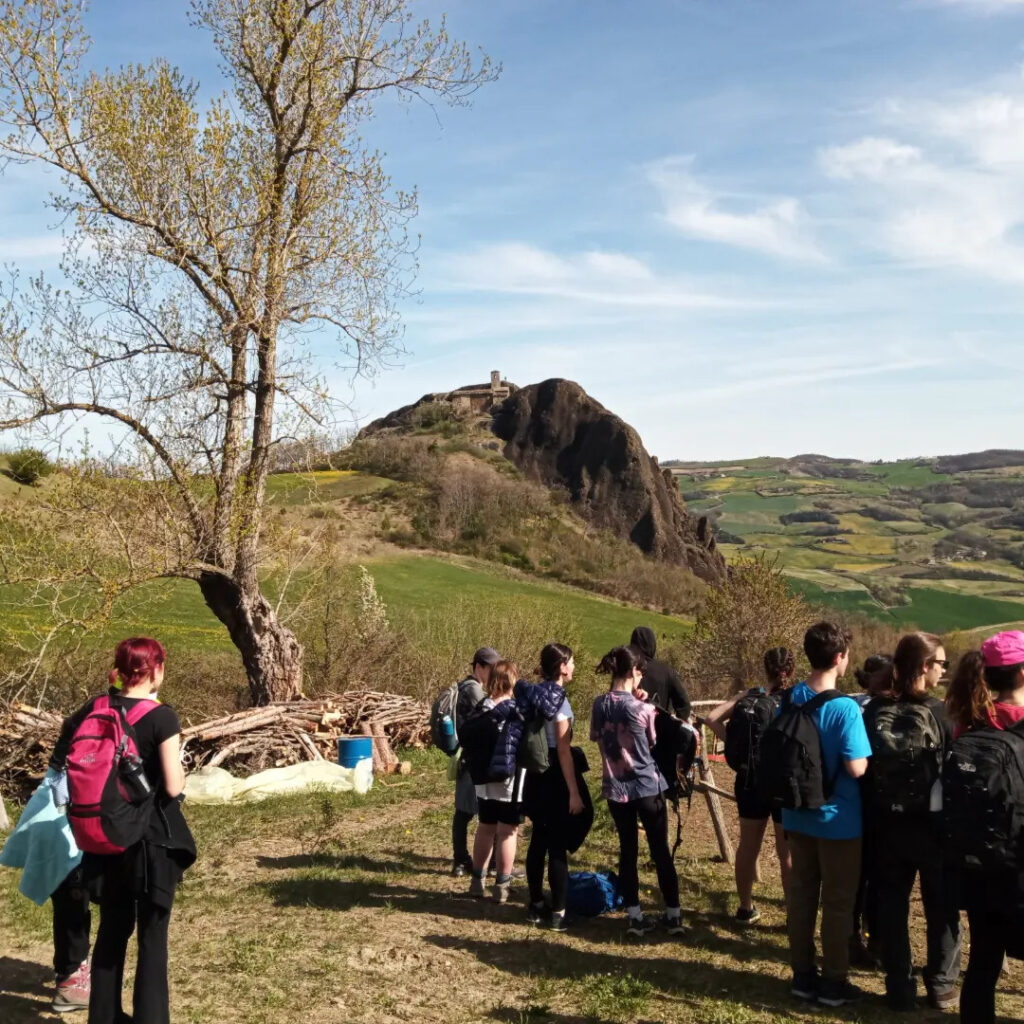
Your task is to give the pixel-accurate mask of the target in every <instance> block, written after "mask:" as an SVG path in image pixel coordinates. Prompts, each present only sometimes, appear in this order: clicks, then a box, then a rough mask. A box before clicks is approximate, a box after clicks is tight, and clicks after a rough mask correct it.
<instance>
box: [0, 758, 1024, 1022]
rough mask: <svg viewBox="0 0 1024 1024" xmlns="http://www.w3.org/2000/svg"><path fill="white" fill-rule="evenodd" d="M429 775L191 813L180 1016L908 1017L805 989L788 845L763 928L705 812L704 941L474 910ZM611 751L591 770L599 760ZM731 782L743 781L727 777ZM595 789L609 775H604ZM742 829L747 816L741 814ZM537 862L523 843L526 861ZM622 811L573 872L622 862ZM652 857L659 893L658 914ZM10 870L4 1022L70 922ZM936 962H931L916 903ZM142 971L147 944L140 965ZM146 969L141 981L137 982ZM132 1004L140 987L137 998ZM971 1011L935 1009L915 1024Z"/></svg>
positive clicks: (446, 801)
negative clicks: (192, 853) (803, 992)
mask: <svg viewBox="0 0 1024 1024" xmlns="http://www.w3.org/2000/svg"><path fill="white" fill-rule="evenodd" d="M412 757H413V761H414V764H415V771H414V774H413V775H412V776H409V777H406V778H402V779H396V778H385V779H378V780H377V782H376V784H375V786H374V789H373V790H372V791H371V792H370V793H369V794H368V795H367V796H365V797H355V796H334V797H324V796H317V795H311V796H307V797H291V798H282V799H275V800H270V801H267V802H265V803H263V804H259V805H249V806H238V807H218V808H210V807H207V808H203V807H195V808H191V809H190V810H189V817H190V820H191V823H192V825H193V828H194V831H195V833H196V838H197V842H198V846H199V850H200V857H199V861H198V862H197V864H196V866H195V867H194V868H193V869H192V870H191V871H190V872H189V874H188V875H187V877H186V881H185V883H184V885H183V887H182V889H181V891H180V893H179V898H178V901H177V903H176V906H175V910H174V913H173V916H172V919H171V938H170V948H171V957H170V978H171V1007H172V1019H173V1020H175V1021H176V1022H179V1024H211V1022H218V1024H306V1022H308V1021H309V1020H312V1019H315V1020H317V1021H321V1022H324V1024H398V1022H408V1021H415V1022H430V1024H471V1022H473V1024H476V1022H486V1024H652V1022H654V1021H658V1022H661V1024H772V1022H774V1021H777V1020H789V1021H798V1022H811V1021H815V1022H819V1024H832V1022H839V1021H863V1022H869V1021H870V1022H877V1024H890V1022H893V1024H894V1022H896V1021H898V1020H905V1019H906V1018H905V1016H899V1015H895V1014H891V1013H889V1012H888V1011H887V1010H886V1009H885V1008H884V1006H883V1005H882V1004H881V1001H880V998H879V994H880V992H881V990H882V981H881V978H880V976H879V975H877V974H868V973H858V972H855V973H854V976H853V977H854V980H855V981H856V982H857V983H858V984H860V985H861V986H862V987H865V988H867V989H869V990H870V991H871V992H872V993H873V995H872V997H871V998H870V999H868V1000H867V1001H866V1002H865V1003H864V1004H863V1005H862V1006H860V1007H858V1008H856V1009H851V1010H842V1011H829V1010H825V1009H824V1008H822V1009H808V1008H806V1007H804V1006H802V1005H800V1004H797V1003H796V1002H795V1001H794V1000H793V999H792V998H791V997H790V996H789V995H788V977H789V972H788V966H787V953H786V940H785V932H784V922H785V917H784V909H783V906H782V901H781V891H780V888H779V885H778V882H777V866H776V863H775V861H774V857H773V855H772V854H771V853H770V852H768V851H770V850H771V843H770V840H769V842H768V844H767V847H766V855H764V856H763V858H762V867H763V869H764V877H765V884H764V886H763V887H761V889H760V893H759V897H758V900H759V905H760V906H761V908H762V912H763V915H764V916H763V918H762V921H761V922H760V923H759V924H758V926H757V927H755V928H753V929H748V930H743V929H740V928H737V927H736V926H735V925H734V924H733V923H732V921H731V920H730V915H731V913H732V911H733V910H734V909H735V896H734V895H733V887H732V873H731V869H730V868H729V867H728V866H727V865H725V864H722V863H716V862H715V860H714V855H715V853H716V850H717V847H716V845H715V841H714V836H713V833H712V830H711V827H710V821H709V818H708V815H707V811H706V809H705V807H704V805H703V803H702V802H701V801H699V800H695V801H694V802H693V805H692V808H691V809H690V811H689V812H688V814H687V812H686V809H685V807H684V814H685V815H686V817H685V819H684V839H683V844H682V846H681V848H680V851H679V854H678V856H677V858H676V862H677V866H678V868H679V872H680V879H681V891H682V904H683V908H684V916H685V917H686V918H687V919H688V921H689V922H690V924H691V933H690V935H689V936H687V937H685V938H682V939H679V940H675V939H669V938H667V937H666V936H663V935H658V934H655V935H653V936H651V937H649V938H648V939H646V940H644V941H642V942H639V943H637V942H635V941H627V940H626V937H625V935H624V922H623V919H622V917H621V916H620V915H618V914H616V915H608V916H604V917H600V918H595V919H589V920H584V921H581V922H578V923H577V924H576V925H575V926H574V927H572V929H571V930H570V932H569V933H568V934H566V935H564V936H556V935H553V934H551V933H550V932H546V931H543V930H538V929H535V928H532V927H530V926H529V925H528V924H526V922H525V920H524V917H523V900H524V898H525V897H524V891H525V890H524V889H523V888H522V887H518V888H517V889H515V890H514V892H513V901H512V902H511V903H510V904H508V905H506V906H505V907H497V906H494V905H493V904H491V903H489V902H487V903H481V902H477V901H474V900H471V899H469V898H468V897H467V895H466V890H467V887H468V886H467V882H466V880H464V879H461V880H459V879H452V878H450V877H449V876H448V873H447V868H448V858H449V857H450V848H449V823H450V810H451V795H450V790H449V785H450V784H449V783H447V782H446V780H445V773H444V763H443V762H442V760H441V759H440V757H439V756H437V755H436V754H435V753H433V752H414V753H413V754H412ZM596 763H597V762H596V759H595V758H592V759H591V764H596ZM716 771H717V772H718V773H719V782H720V783H721V784H724V785H727V786H728V785H729V781H728V778H727V776H728V773H727V772H725V771H723V770H720V769H719V768H718V767H717V766H716ZM590 781H591V784H592V785H596V784H597V782H598V780H597V779H595V778H594V773H593V772H591V777H590ZM727 814H728V815H729V824H730V828H731V830H732V832H733V838H734V839H735V838H736V832H737V828H736V821H735V819H734V817H733V816H732V811H731V810H730V809H729V807H728V806H727ZM524 852H525V843H523V844H521V846H520V852H519V854H518V858H517V859H518V861H519V863H521V862H522V856H523V853H524ZM616 857H617V847H616V843H615V839H614V833H613V830H612V828H611V823H610V820H609V818H608V815H607V811H606V810H605V808H604V807H603V806H602V805H599V807H598V816H597V822H596V824H595V828H594V831H593V832H592V833H591V836H590V838H589V839H588V840H587V843H586V844H585V846H584V847H583V849H582V850H581V851H580V853H579V854H578V855H575V856H574V857H573V859H572V868H573V870H577V869H590V868H595V869H602V868H609V867H614V865H615V861H616ZM643 860H644V859H643V858H641V883H642V886H643V889H642V899H643V902H644V904H645V906H646V908H647V909H649V910H651V911H652V912H653V911H657V910H658V895H657V888H656V884H655V879H654V874H653V870H652V869H651V868H650V866H649V865H645V864H644V863H643ZM16 885H17V875H16V874H15V873H13V872H11V871H6V870H5V871H3V872H0V915H2V918H3V921H4V928H3V929H2V931H0V1019H2V1020H3V1021H4V1024H28V1022H30V1021H35V1020H38V1019H39V1018H40V1015H45V1013H46V1007H47V1001H48V997H49V995H50V994H51V990H50V988H49V986H50V984H51V975H50V969H49V963H50V958H51V953H52V951H51V948H50V937H49V928H50V912H49V908H48V907H43V908H36V907H35V906H34V905H33V904H31V903H29V902H28V901H27V900H25V899H24V898H23V897H21V896H19V895H18V894H17V892H16ZM912 914H913V921H914V929H913V943H914V950H915V956H916V961H917V962H918V963H921V961H922V956H923V928H922V926H921V905H920V900H919V899H917V898H915V900H914V902H913V910H912ZM133 962H134V945H133V946H132V947H130V950H129V964H133ZM131 977H132V968H131V967H129V971H128V975H127V978H126V981H127V983H128V985H130V982H131ZM128 998H129V999H130V995H129V997H128ZM998 1014H999V1020H1000V1021H1001V1022H1002V1024H1009V1022H1011V1021H1017V1020H1020V1019H1021V1018H1022V1017H1024V965H1022V964H1021V963H1020V962H1019V961H1011V962H1010V974H1009V977H1004V978H1003V979H1002V981H1001V983H1000V995H999V1000H998ZM952 1019H954V1018H953V1017H952V1016H951V1015H948V1014H947V1015H943V1014H940V1013H936V1012H932V1011H928V1010H926V1009H924V1006H923V1004H922V1005H921V1008H920V1010H919V1012H918V1013H917V1014H916V1015H915V1017H914V1020H917V1021H925V1022H929V1024H931V1022H936V1024H937V1022H939V1021H942V1020H947V1021H948V1020H952Z"/></svg>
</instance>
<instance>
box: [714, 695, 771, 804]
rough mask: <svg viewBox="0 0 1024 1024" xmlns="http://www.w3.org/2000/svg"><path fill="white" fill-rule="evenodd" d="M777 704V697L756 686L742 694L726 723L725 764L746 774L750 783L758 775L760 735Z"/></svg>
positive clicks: (769, 721) (750, 784) (769, 720)
mask: <svg viewBox="0 0 1024 1024" xmlns="http://www.w3.org/2000/svg"><path fill="white" fill-rule="evenodd" d="M778 707H779V702H778V700H777V699H776V698H775V697H772V696H771V695H770V694H767V693H765V692H764V690H763V689H762V688H761V687H759V686H757V687H754V689H752V690H748V691H747V692H746V693H745V694H744V695H743V696H742V697H740V699H739V700H738V701H737V702H736V703H735V705H734V706H733V709H732V714H731V715H730V716H729V721H728V722H726V723H725V760H726V763H727V764H728V765H729V767H730V768H731V769H732V770H733V771H734V772H744V773H745V774H746V778H747V785H748V786H752V785H753V782H754V778H755V776H756V772H755V770H754V769H755V768H756V766H757V751H758V747H759V746H760V744H761V736H762V735H763V734H764V731H765V729H767V728H768V726H769V725H770V724H771V722H772V719H774V718H775V713H776V711H777V710H778Z"/></svg>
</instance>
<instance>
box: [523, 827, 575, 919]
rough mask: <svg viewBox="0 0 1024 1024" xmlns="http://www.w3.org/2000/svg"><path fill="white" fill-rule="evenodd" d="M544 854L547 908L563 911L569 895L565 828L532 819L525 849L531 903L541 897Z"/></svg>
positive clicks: (542, 891)
mask: <svg viewBox="0 0 1024 1024" xmlns="http://www.w3.org/2000/svg"><path fill="white" fill-rule="evenodd" d="M545 857H546V858H547V862H548V884H549V885H550V886H551V909H552V910H557V911H564V910H565V902H566V899H567V898H568V896H569V849H568V846H567V844H566V838H565V828H564V827H563V826H560V825H558V826H553V825H551V824H549V823H547V822H538V821H534V823H533V832H532V833H531V835H530V846H529V849H528V850H527V851H526V882H527V884H528V885H529V887H530V902H531V903H540V902H541V901H542V900H543V899H544V859H545Z"/></svg>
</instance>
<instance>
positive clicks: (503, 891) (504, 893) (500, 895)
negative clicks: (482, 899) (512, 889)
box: [491, 882, 509, 903]
mask: <svg viewBox="0 0 1024 1024" xmlns="http://www.w3.org/2000/svg"><path fill="white" fill-rule="evenodd" d="M508 889H509V884H508V882H495V883H494V885H493V886H492V887H491V895H492V896H493V897H494V902H495V903H508Z"/></svg>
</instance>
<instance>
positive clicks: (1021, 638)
mask: <svg viewBox="0 0 1024 1024" xmlns="http://www.w3.org/2000/svg"><path fill="white" fill-rule="evenodd" d="M981 656H982V658H983V659H984V661H985V664H986V665H987V666H988V667H989V668H1002V667H1004V666H1006V665H1024V633H1022V632H1021V631H1020V630H1019V629H1010V630H1007V631H1006V632H1005V633H996V635H995V636H990V637H989V638H988V639H987V640H986V641H985V642H984V643H983V644H982V645H981Z"/></svg>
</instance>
